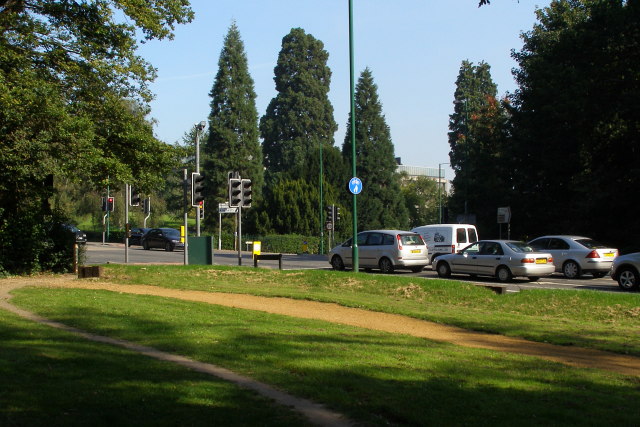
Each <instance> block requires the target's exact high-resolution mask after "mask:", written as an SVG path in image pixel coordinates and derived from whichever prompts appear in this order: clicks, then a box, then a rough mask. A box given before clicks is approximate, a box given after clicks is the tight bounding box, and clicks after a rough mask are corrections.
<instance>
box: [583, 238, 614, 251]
mask: <svg viewBox="0 0 640 427" xmlns="http://www.w3.org/2000/svg"><path fill="white" fill-rule="evenodd" d="M576 242H578V243H580V244H581V245H582V246H584V247H585V248H589V249H607V248H608V246H605V245H603V244H602V243H600V242H596V241H595V240H593V239H576Z"/></svg>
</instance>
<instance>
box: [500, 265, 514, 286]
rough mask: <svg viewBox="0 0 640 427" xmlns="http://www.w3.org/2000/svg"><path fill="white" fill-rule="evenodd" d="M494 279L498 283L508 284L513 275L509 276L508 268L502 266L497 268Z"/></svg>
mask: <svg viewBox="0 0 640 427" xmlns="http://www.w3.org/2000/svg"><path fill="white" fill-rule="evenodd" d="M496 279H498V280H499V281H500V282H510V281H511V279H513V274H511V270H509V268H507V267H505V266H504V265H503V266H502V267H498V271H496Z"/></svg>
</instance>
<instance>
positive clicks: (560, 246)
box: [547, 237, 571, 271]
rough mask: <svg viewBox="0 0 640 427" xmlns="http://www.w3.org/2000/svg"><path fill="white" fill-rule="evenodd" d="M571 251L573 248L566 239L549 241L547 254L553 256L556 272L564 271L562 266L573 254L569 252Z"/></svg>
mask: <svg viewBox="0 0 640 427" xmlns="http://www.w3.org/2000/svg"><path fill="white" fill-rule="evenodd" d="M570 249H571V246H570V245H569V243H568V242H566V241H565V240H564V239H559V238H556V237H552V238H551V239H549V247H548V248H547V252H549V253H550V254H551V255H552V256H553V263H554V264H555V266H556V271H562V265H563V264H564V262H565V261H566V260H567V259H569V257H570V256H571V253H570V252H569V250H570Z"/></svg>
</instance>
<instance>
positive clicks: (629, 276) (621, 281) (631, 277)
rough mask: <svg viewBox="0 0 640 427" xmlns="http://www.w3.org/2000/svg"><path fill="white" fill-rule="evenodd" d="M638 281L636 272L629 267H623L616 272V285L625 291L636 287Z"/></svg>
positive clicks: (639, 278) (639, 280) (639, 279)
mask: <svg viewBox="0 0 640 427" xmlns="http://www.w3.org/2000/svg"><path fill="white" fill-rule="evenodd" d="M639 282H640V277H638V272H637V271H636V270H634V269H633V268H631V267H623V268H622V270H620V272H619V273H618V285H619V286H620V287H621V288H622V289H624V290H625V291H632V290H634V289H637V288H638V283H639Z"/></svg>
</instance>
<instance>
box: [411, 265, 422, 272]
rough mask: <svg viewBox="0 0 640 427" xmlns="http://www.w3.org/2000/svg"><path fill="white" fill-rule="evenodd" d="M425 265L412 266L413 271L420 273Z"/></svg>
mask: <svg viewBox="0 0 640 427" xmlns="http://www.w3.org/2000/svg"><path fill="white" fill-rule="evenodd" d="M423 268H424V267H423V266H420V267H411V271H413V272H414V273H420V272H421V271H422V269H423Z"/></svg>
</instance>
